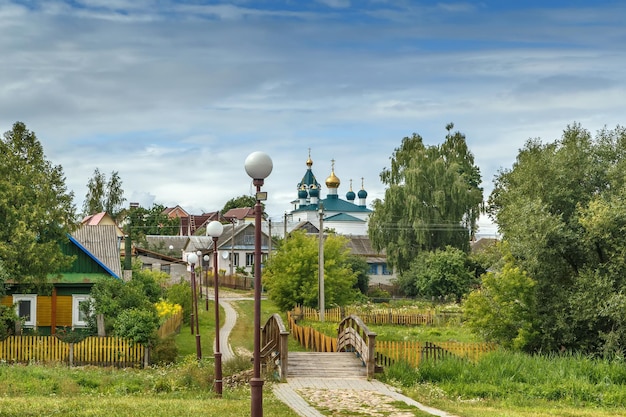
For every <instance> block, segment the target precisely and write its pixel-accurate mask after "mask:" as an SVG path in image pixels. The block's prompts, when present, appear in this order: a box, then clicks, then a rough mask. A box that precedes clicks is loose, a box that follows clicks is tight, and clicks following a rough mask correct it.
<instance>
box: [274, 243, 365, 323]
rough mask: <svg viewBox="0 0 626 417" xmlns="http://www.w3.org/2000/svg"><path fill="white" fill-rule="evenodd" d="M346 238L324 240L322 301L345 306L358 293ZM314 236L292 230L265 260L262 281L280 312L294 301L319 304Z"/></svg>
mask: <svg viewBox="0 0 626 417" xmlns="http://www.w3.org/2000/svg"><path fill="white" fill-rule="evenodd" d="M346 242H347V240H346V238H345V237H343V236H337V235H328V236H327V237H326V240H325V241H324V300H325V304H326V305H328V306H331V305H345V304H348V303H349V302H351V301H352V300H353V299H354V298H355V297H357V296H358V293H359V292H358V290H356V289H355V288H354V285H355V283H356V273H355V272H354V271H352V269H351V268H350V265H349V262H348V256H349V251H350V250H349V249H348V248H347V247H346ZM318 255H319V241H318V238H317V236H310V235H307V234H306V233H305V232H304V231H295V232H293V233H292V234H291V235H290V236H289V239H287V240H286V241H284V242H283V244H282V246H281V247H280V248H279V249H278V250H277V251H276V252H275V253H274V254H273V255H272V256H271V257H270V258H268V260H267V262H266V266H265V269H264V274H263V284H264V286H265V288H266V289H267V293H268V296H269V298H270V299H271V300H272V301H273V302H274V303H276V306H277V307H278V308H280V309H281V310H282V311H287V310H290V309H292V308H293V307H294V306H295V305H296V304H301V305H304V306H307V307H312V308H316V307H318V288H319V285H318V280H319V270H318V259H319V257H318Z"/></svg>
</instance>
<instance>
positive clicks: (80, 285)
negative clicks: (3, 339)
mask: <svg viewBox="0 0 626 417" xmlns="http://www.w3.org/2000/svg"><path fill="white" fill-rule="evenodd" d="M68 238H69V241H68V242H67V243H61V249H62V251H63V253H65V254H66V255H71V256H74V257H75V259H74V262H73V263H72V265H71V267H70V268H68V269H67V270H65V271H59V272H58V273H56V274H51V275H50V276H49V279H48V283H49V284H50V285H49V286H47V288H46V289H45V290H43V291H41V290H40V291H39V292H34V291H33V290H29V289H27V288H26V287H23V286H21V285H20V284H17V283H9V284H8V287H7V295H6V296H4V297H3V298H2V300H0V303H1V304H3V305H6V306H14V307H15V310H16V313H17V315H18V317H20V318H22V319H23V324H22V326H21V331H22V332H24V333H29V332H35V331H36V332H37V334H40V335H50V334H55V333H56V332H57V331H58V330H59V329H60V328H71V329H80V328H85V327H87V326H88V322H87V319H88V314H89V312H88V311H86V309H85V308H84V307H81V305H82V304H83V303H88V302H89V301H90V300H91V296H90V293H91V289H92V288H93V286H94V284H95V283H97V282H99V281H101V280H107V279H121V276H122V268H121V262H120V251H119V248H120V244H119V239H118V236H117V234H116V230H115V226H112V225H97V226H87V225H85V226H82V227H81V228H80V229H78V230H77V231H76V232H74V233H73V234H72V235H69V236H68Z"/></svg>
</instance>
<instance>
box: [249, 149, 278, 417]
mask: <svg viewBox="0 0 626 417" xmlns="http://www.w3.org/2000/svg"><path fill="white" fill-rule="evenodd" d="M244 165H245V168H246V173H247V174H248V176H249V177H250V178H252V184H253V185H254V186H255V187H256V204H255V205H254V214H255V216H254V366H253V370H252V378H251V379H250V392H251V398H252V399H251V414H250V415H251V417H263V379H262V378H261V215H262V207H261V200H266V199H267V193H266V192H264V193H262V192H261V187H262V186H263V182H264V180H265V178H267V177H268V176H269V175H270V174H271V173H272V168H273V164H272V159H271V158H270V157H269V155H267V154H266V153H264V152H252V153H251V154H250V155H248V157H247V158H246V161H245V163H244Z"/></svg>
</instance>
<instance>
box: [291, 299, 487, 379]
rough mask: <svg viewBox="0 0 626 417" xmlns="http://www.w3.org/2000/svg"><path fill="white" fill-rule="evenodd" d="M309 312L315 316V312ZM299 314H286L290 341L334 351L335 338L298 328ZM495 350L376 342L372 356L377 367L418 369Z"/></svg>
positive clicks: (479, 345) (484, 345)
mask: <svg viewBox="0 0 626 417" xmlns="http://www.w3.org/2000/svg"><path fill="white" fill-rule="evenodd" d="M311 310H313V309H311ZM313 311H314V312H315V313H316V314H317V311H316V310H313ZM302 314H303V313H302V311H300V310H298V309H296V310H295V311H294V312H288V313H287V317H288V320H289V328H290V330H291V334H292V336H293V337H294V339H296V341H298V342H299V343H300V345H301V346H303V347H305V348H307V349H309V350H312V351H315V352H336V351H337V338H334V337H331V336H327V335H325V334H323V333H321V332H319V331H318V330H315V329H314V328H312V327H309V326H302V325H299V324H298V323H297V321H296V317H301V316H302ZM328 321H330V320H328ZM496 348H497V344H495V343H460V342H440V343H431V342H415V341H386V340H378V339H377V340H376V344H375V352H376V353H375V357H376V365H377V366H389V365H392V364H393V363H395V362H397V361H405V362H407V363H409V364H410V365H412V366H414V367H418V366H419V364H420V362H421V361H423V360H428V359H432V360H437V359H442V358H444V357H452V356H453V357H458V358H462V359H468V360H471V361H476V360H478V359H479V358H480V357H481V356H483V355H485V354H486V353H488V352H492V351H494V350H496Z"/></svg>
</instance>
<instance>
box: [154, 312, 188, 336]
mask: <svg viewBox="0 0 626 417" xmlns="http://www.w3.org/2000/svg"><path fill="white" fill-rule="evenodd" d="M182 324H183V312H182V310H181V311H179V312H178V313H176V314H172V315H171V316H170V317H169V318H168V319H167V320H166V321H165V323H163V324H162V325H161V326H160V327H159V330H158V335H159V339H165V338H166V337H168V336H170V335H172V334H174V333H178V332H179V331H180V327H181V326H182Z"/></svg>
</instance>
